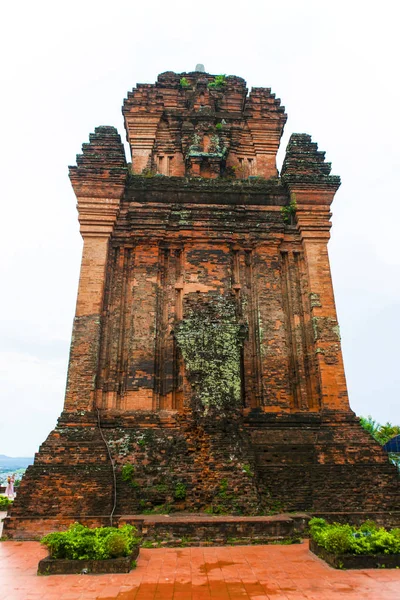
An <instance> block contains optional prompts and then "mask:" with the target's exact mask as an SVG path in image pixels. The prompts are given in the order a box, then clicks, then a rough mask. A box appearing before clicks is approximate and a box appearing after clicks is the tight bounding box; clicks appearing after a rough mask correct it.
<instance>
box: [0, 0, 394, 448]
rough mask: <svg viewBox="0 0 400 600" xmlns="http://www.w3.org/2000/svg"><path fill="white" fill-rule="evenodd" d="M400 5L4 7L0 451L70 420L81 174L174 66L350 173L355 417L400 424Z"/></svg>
mask: <svg viewBox="0 0 400 600" xmlns="http://www.w3.org/2000/svg"><path fill="white" fill-rule="evenodd" d="M397 5H398V2H397V1H395V0H393V1H386V0H381V1H380V2H379V3H377V2H369V1H368V0H366V1H365V0H364V1H361V0H353V1H352V0H348V1H347V2H340V1H339V2H338V1H336V2H333V1H331V2H329V3H327V2H325V1H323V0H319V1H315V2H314V1H304V2H302V1H301V0H295V1H294V0H287V1H280V2H277V1H276V0H274V1H273V2H271V1H270V0H253V2H251V3H245V2H240V3H239V2H235V0H230V2H227V1H220V2H214V1H212V2H211V1H210V0H203V1H201V2H188V1H187V0H186V1H182V0H179V1H175V2H165V1H163V2H160V1H159V0H153V2H151V3H150V2H147V3H146V2H140V3H137V2H132V1H131V2H126V1H121V0H119V1H118V0H113V2H110V1H108V2H102V1H99V0H97V1H95V2H93V1H91V0H88V1H86V0H80V1H79V2H76V1H75V0H70V1H69V2H68V3H58V2H54V1H52V2H46V1H43V0H39V1H36V2H32V1H27V0H22V1H20V2H18V3H17V2H14V3H11V2H9V3H7V6H5V7H3V8H2V31H1V36H0V52H1V54H0V55H1V57H2V67H1V83H2V85H1V87H2V92H1V94H0V110H1V112H0V115H1V130H2V135H1V145H0V153H1V160H0V168H1V187H0V190H1V211H2V212H1V214H2V222H1V230H2V231H1V236H0V244H1V248H0V252H1V254H0V257H1V260H0V281H1V284H2V293H1V295H0V454H8V455H10V456H27V455H28V456H29V455H32V454H33V453H34V452H35V451H37V449H38V446H39V444H40V443H41V442H42V441H44V439H45V438H46V436H47V434H48V433H49V431H50V430H51V429H52V428H53V427H54V425H55V422H56V418H57V417H58V415H59V413H60V412H61V409H62V405H63V398H64V386H65V377H66V369H67V360H68V352H69V344H70V335H71V325H72V319H73V315H74V310H75V299H76V291H77V282H78V275H79V263H80V254H81V239H80V236H79V233H78V222H77V214H76V209H75V204H76V202H75V197H74V194H73V191H72V188H71V186H70V183H69V180H68V170H67V167H68V165H70V164H75V155H76V154H77V153H79V152H80V149H81V145H82V143H83V142H86V141H88V136H89V133H90V132H92V131H93V130H94V128H95V127H96V126H97V125H114V126H116V127H117V128H118V131H119V132H120V134H121V135H122V136H124V128H123V120H122V115H121V110H120V108H121V105H122V101H123V98H124V97H125V96H126V93H127V91H128V90H130V89H131V88H132V87H133V86H134V85H136V83H137V82H140V83H143V82H150V83H152V82H154V81H155V79H156V77H157V74H158V73H161V72H163V71H169V70H172V71H176V72H182V71H191V70H193V69H194V67H195V65H196V63H198V62H202V63H204V64H205V67H206V70H207V71H208V72H210V73H215V74H218V73H226V74H234V75H239V76H241V77H244V78H245V79H246V81H247V83H248V87H251V86H261V87H271V88H272V90H273V92H275V93H276V95H277V97H279V98H281V100H282V103H283V104H284V105H285V106H286V111H287V113H288V115H289V119H288V122H287V125H286V129H285V134H284V137H283V140H282V145H281V150H280V153H279V157H280V159H279V163H281V162H282V159H283V156H282V154H283V150H284V149H285V147H286V144H287V141H288V138H289V135H290V134H291V133H292V132H299V133H302V132H305V133H310V134H311V135H312V137H313V140H314V141H316V142H318V144H319V148H320V149H321V150H325V151H326V153H327V159H328V160H330V161H331V162H332V167H333V168H332V173H333V174H338V175H340V176H341V177H342V187H341V188H340V190H339V192H338V193H337V195H336V199H335V201H334V204H333V229H332V240H331V242H330V246H329V248H330V256H331V265H332V273H333V280H334V286H335V293H336V301H337V309H338V314H339V322H340V324H341V331H342V338H343V352H344V359H345V366H346V373H347V380H348V386H349V392H350V402H351V406H352V408H353V409H354V410H355V412H356V413H357V414H360V415H368V414H371V415H373V417H374V418H376V419H377V420H378V421H381V422H382V421H386V420H390V421H392V422H395V423H400V407H399V399H400V398H399V388H400V365H399V351H398V344H399V340H400V327H399V316H400V300H399V297H400V294H399V291H400V289H399V288H400V256H399V235H398V227H397V204H398V202H399V200H400V198H399V192H398V180H397V178H396V175H397V177H398V172H399V166H400V154H399V140H400V117H399V112H400V84H399V79H400V78H399V59H400V52H399V33H398V23H399V9H398V8H397Z"/></svg>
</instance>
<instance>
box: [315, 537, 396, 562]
mask: <svg viewBox="0 0 400 600" xmlns="http://www.w3.org/2000/svg"><path fill="white" fill-rule="evenodd" d="M310 551H311V552H313V553H314V554H315V555H316V556H318V557H319V558H322V560H324V561H325V562H326V563H328V565H330V566H331V567H334V568H335V569H396V568H400V554H333V552H328V550H325V548H322V546H319V545H318V544H317V542H316V541H314V540H313V539H310Z"/></svg>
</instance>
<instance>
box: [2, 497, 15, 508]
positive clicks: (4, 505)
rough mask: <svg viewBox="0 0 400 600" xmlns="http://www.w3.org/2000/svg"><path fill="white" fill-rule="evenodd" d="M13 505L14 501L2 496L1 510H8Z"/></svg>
mask: <svg viewBox="0 0 400 600" xmlns="http://www.w3.org/2000/svg"><path fill="white" fill-rule="evenodd" d="M12 503H13V501H12V500H10V499H9V498H7V496H0V510H7V509H8V507H9V506H10V505H11V504H12Z"/></svg>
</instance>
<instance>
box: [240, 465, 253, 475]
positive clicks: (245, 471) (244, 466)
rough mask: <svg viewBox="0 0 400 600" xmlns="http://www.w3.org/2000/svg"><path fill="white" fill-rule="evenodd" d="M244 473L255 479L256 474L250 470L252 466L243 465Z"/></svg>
mask: <svg viewBox="0 0 400 600" xmlns="http://www.w3.org/2000/svg"><path fill="white" fill-rule="evenodd" d="M242 471H243V473H246V475H247V476H248V477H254V473H253V471H252V470H251V468H250V465H243V467H242Z"/></svg>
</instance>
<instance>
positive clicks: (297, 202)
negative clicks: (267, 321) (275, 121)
mask: <svg viewBox="0 0 400 600" xmlns="http://www.w3.org/2000/svg"><path fill="white" fill-rule="evenodd" d="M324 159H325V153H324V152H319V151H318V146H317V144H315V143H312V142H311V138H310V136H307V135H305V134H294V135H293V136H292V137H291V138H290V141H289V145H288V148H287V154H286V158H285V162H284V166H283V169H282V176H283V180H284V181H285V183H286V185H287V187H288V189H289V192H290V198H291V204H292V206H293V207H294V208H295V211H296V224H297V227H298V230H299V232H300V235H301V239H302V245H303V248H304V257H305V263H306V271H307V276H308V283H309V302H310V311H311V325H312V329H313V331H312V336H310V337H311V339H312V340H313V352H314V356H315V365H316V371H317V377H318V386H319V394H320V401H321V409H322V410H323V411H349V410H350V408H349V402H348V394H347V386H346V378H345V373H344V366H343V357H342V351H341V343H340V332H339V325H338V320H337V314H336V306H335V298H334V293H333V285H332V278H331V270H330V265H329V256H328V248H327V244H328V241H329V237H330V234H329V230H330V227H331V223H330V217H331V213H330V205H331V203H332V201H333V198H334V195H335V192H336V190H337V189H338V187H339V185H340V179H339V177H335V176H330V175H329V173H330V164H329V163H326V162H325V160H324Z"/></svg>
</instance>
